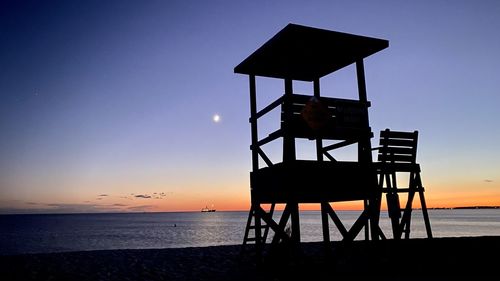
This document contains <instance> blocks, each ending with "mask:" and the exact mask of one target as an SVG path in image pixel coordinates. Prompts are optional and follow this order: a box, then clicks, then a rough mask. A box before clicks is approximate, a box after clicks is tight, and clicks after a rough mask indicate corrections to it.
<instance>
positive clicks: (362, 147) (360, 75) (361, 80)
mask: <svg viewBox="0 0 500 281" xmlns="http://www.w3.org/2000/svg"><path fill="white" fill-rule="evenodd" d="M356 74H357V80H358V95H359V101H361V102H364V103H366V106H368V99H367V95H366V82H365V66H364V63H363V59H359V60H357V61H356ZM367 110H368V108H367ZM367 118H368V117H367ZM367 122H368V123H369V120H367ZM371 151H372V150H371V142H370V138H369V137H368V138H366V139H361V140H360V141H359V143H358V161H359V162H360V163H362V164H366V165H371V164H372V161H373V160H372V152H371ZM374 183H375V185H374V186H373V188H376V179H375V182H374ZM378 198H379V196H376V197H375V198H371V199H368V201H367V200H365V202H364V203H365V207H366V208H368V212H369V218H370V219H369V225H370V232H371V237H372V239H374V240H378V238H379V235H378V230H379V225H378V221H379V216H380V204H379V202H377V200H379V199H378ZM365 227H366V229H365V238H366V239H368V236H369V231H368V221H367V223H366V225H365Z"/></svg>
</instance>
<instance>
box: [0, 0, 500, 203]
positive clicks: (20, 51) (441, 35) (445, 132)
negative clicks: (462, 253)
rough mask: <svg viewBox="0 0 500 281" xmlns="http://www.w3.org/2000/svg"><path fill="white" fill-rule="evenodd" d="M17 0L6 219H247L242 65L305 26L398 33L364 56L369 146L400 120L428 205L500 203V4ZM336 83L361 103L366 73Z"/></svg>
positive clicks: (6, 87)
mask: <svg viewBox="0 0 500 281" xmlns="http://www.w3.org/2000/svg"><path fill="white" fill-rule="evenodd" d="M7 2H9V4H0V26H2V44H0V62H1V65H2V69H3V70H2V74H3V75H1V76H0V93H1V94H0V99H1V100H0V101H1V102H0V132H2V138H1V139H0V155H2V157H1V160H0V213H64V212H70V213H72V212H178V211H196V212H197V211H199V210H200V209H201V208H203V207H205V206H206V205H208V206H211V205H212V204H213V206H214V208H216V209H217V210H220V211H235V210H245V211H247V210H248V208H249V206H250V176H249V173H250V170H251V168H252V167H251V153H250V148H249V147H250V143H251V139H250V124H249V116H250V113H249V112H250V104H249V97H248V96H249V93H248V78H247V77H246V76H244V75H236V74H235V73H233V68H234V67H235V66H236V64H237V63H239V62H241V61H242V60H243V59H244V58H245V57H246V56H248V54H250V53H252V52H253V51H255V49H256V48H257V47H259V46H260V45H262V44H263V43H264V42H266V40H268V39H269V38H270V37H271V36H272V35H274V34H275V33H276V32H277V31H279V30H280V29H281V28H283V27H284V26H285V25H286V24H288V23H290V22H297V23H301V24H305V25H310V26H314V27H319V28H325V29H331V30H338V31H341V32H349V33H354V34H362V35H366V36H373V37H377V38H384V39H387V40H389V42H390V43H389V47H388V48H387V49H386V50H384V51H383V52H380V53H379V54H377V55H376V56H373V57H368V58H367V59H366V62H365V68H366V69H365V72H366V82H367V83H366V84H367V85H366V87H367V92H368V93H367V94H368V100H370V102H371V107H370V108H369V117H370V120H369V121H370V126H371V129H372V131H373V134H374V137H373V138H372V140H371V142H372V146H377V145H378V141H379V140H378V135H379V132H380V130H384V129H385V128H391V129H395V130H408V131H413V130H418V131H419V146H418V153H417V155H418V156H417V162H418V163H420V165H421V167H422V180H423V185H424V187H425V190H426V195H425V196H426V200H427V205H428V207H430V208H437V207H458V206H476V205H481V206H482V205H485V206H495V205H500V174H499V171H500V149H499V146H498V144H499V143H500V129H499V128H500V127H499V126H498V124H497V123H498V120H500V113H499V110H498V108H500V95H499V94H498V93H499V89H500V79H498V77H497V76H498V73H500V56H499V55H498V50H499V49H500V37H499V36H498V35H496V34H498V30H497V27H499V26H500V17H498V15H500V5H498V4H497V2H495V1H490V2H486V3H482V4H481V5H479V4H477V3H473V1H470V3H469V2H463V3H455V4H454V5H453V6H452V7H448V5H443V4H442V3H441V4H437V3H435V2H434V1H414V2H412V3H406V5H403V4H401V3H399V2H398V1H387V2H386V1H384V2H383V3H377V4H375V2H374V3H371V2H370V3H363V5H360V3H356V1H346V3H337V2H338V1H319V2H314V3H307V4H306V3H299V2H293V3H289V1H277V2H274V1H273V2H272V3H268V2H267V1H248V2H245V3H243V2H241V1H234V2H232V1H227V2H224V3H223V2H215V3H214V2H213V1H152V2H151V1H145V2H142V1H125V2H122V1H56V2H52V1H48V2H47V1H7ZM10 2H12V3H10ZM117 7H119V9H118V8H117ZM321 85H322V86H321V87H322V88H321V93H322V94H324V95H330V96H333V95H335V96H339V97H341V98H349V97H353V96H354V95H356V94H357V86H356V83H355V67H354V66H352V65H351V66H348V67H346V68H345V69H342V70H340V71H339V72H338V73H336V74H335V75H332V76H331V77H325V78H322V80H321ZM257 88H258V92H259V93H262V94H261V95H259V97H258V99H257V102H258V108H259V109H262V108H263V107H264V106H266V105H267V104H268V103H269V102H270V101H272V100H273V99H274V98H275V97H277V96H278V95H281V94H282V93H283V85H282V83H281V81H279V82H276V81H272V79H268V78H262V77H257ZM294 89H296V91H297V92H300V93H302V92H303V93H307V94H311V92H312V85H311V84H310V83H309V84H308V83H305V82H297V83H296V84H294ZM216 110H217V113H216V112H214V111H216ZM278 115H279V113H277V114H276V115H274V116H273V118H274V117H276V119H272V118H269V120H263V126H262V132H259V134H260V136H261V137H264V136H266V135H268V134H269V132H271V131H272V130H273V129H276V128H279V126H280V124H279V116H278ZM305 142H306V141H304V143H305ZM300 145H302V143H300ZM306 145H307V144H306ZM298 146H299V144H298ZM265 149H267V150H266V153H268V154H269V155H271V156H276V155H278V156H277V160H278V161H279V160H281V159H280V158H279V157H280V156H279V155H280V153H281V150H280V149H281V148H280V147H278V148H277V147H265ZM298 153H299V155H300V156H304V157H315V151H314V150H311V149H309V148H305V149H303V150H299V149H298ZM353 155H354V154H353V153H352V151H341V152H340V153H339V155H338V156H339V157H340V158H342V157H346V158H349V157H353ZM374 155H375V154H374ZM336 156H337V155H336ZM332 188H333V187H332ZM384 200H385V199H384ZM414 202H415V204H416V207H418V204H419V203H418V197H417V198H416V200H415V201H414ZM333 204H334V205H335V206H337V208H336V209H339V210H359V209H361V208H362V202H359V201H356V202H343V203H333ZM279 208H281V207H279ZM300 208H301V210H318V209H319V206H318V205H314V204H311V205H308V204H303V205H301V206H300ZM383 208H384V206H383Z"/></svg>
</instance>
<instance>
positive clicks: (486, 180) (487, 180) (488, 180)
mask: <svg viewBox="0 0 500 281" xmlns="http://www.w3.org/2000/svg"><path fill="white" fill-rule="evenodd" d="M484 182H493V180H490V179H485V180H484Z"/></svg>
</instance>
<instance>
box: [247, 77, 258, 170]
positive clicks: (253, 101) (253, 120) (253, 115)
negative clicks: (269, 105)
mask: <svg viewBox="0 0 500 281" xmlns="http://www.w3.org/2000/svg"><path fill="white" fill-rule="evenodd" d="M248 77H249V82H250V126H251V132H252V146H251V148H252V170H253V171H254V172H255V171H257V170H258V169H259V152H258V147H257V142H258V141H259V137H258V130H257V93H256V87H255V75H249V76H248Z"/></svg>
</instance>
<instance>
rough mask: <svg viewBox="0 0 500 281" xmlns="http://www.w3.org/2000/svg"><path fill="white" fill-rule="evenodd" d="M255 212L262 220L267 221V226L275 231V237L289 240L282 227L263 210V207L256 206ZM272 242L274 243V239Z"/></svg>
mask: <svg viewBox="0 0 500 281" xmlns="http://www.w3.org/2000/svg"><path fill="white" fill-rule="evenodd" d="M255 212H256V214H257V215H258V216H260V217H261V218H262V220H264V221H265V222H266V223H267V225H269V227H270V228H271V229H272V230H273V231H274V233H276V235H275V238H276V237H279V238H281V239H283V240H285V241H290V240H291V239H290V237H289V236H288V235H287V234H286V232H285V230H284V227H281V226H280V225H279V224H277V223H276V222H275V221H274V220H273V218H272V217H271V216H270V215H269V214H268V213H267V212H266V211H264V209H262V207H261V206H258V207H257V208H256V209H255ZM288 213H289V212H288ZM284 215H285V212H283V216H284ZM280 223H281V221H280ZM273 243H274V239H273Z"/></svg>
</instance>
